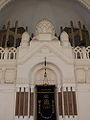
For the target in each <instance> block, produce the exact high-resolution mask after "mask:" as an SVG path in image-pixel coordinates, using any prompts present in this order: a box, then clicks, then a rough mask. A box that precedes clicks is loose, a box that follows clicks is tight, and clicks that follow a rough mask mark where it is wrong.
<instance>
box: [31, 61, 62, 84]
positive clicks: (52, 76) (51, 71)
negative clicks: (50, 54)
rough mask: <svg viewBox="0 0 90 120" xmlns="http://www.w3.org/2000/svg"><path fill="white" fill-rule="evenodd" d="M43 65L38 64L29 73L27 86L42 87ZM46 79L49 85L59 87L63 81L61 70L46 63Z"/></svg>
mask: <svg viewBox="0 0 90 120" xmlns="http://www.w3.org/2000/svg"><path fill="white" fill-rule="evenodd" d="M44 72H45V71H44V63H38V64H36V65H34V66H33V67H32V69H31V70H30V72H29V84H31V85H34V86H35V85H38V84H40V85H42V84H43V80H44ZM47 78H48V83H49V84H50V85H56V86H57V85H60V84H61V83H62V80H63V75H62V72H61V70H60V69H59V68H58V66H56V65H55V64H53V63H50V62H48V63H47Z"/></svg>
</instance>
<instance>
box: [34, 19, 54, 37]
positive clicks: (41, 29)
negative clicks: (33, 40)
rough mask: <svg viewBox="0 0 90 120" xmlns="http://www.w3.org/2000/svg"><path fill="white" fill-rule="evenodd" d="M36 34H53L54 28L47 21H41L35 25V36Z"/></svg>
mask: <svg viewBox="0 0 90 120" xmlns="http://www.w3.org/2000/svg"><path fill="white" fill-rule="evenodd" d="M38 34H52V35H54V34H55V27H54V25H53V24H52V23H51V21H49V20H48V19H42V20H41V21H40V22H39V23H38V24H37V25H36V35H38Z"/></svg>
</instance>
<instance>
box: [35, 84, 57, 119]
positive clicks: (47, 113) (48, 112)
mask: <svg viewBox="0 0 90 120" xmlns="http://www.w3.org/2000/svg"><path fill="white" fill-rule="evenodd" d="M36 99H37V100H36V106H37V107H36V109H37V112H36V120H56V107H55V104H56V103H55V101H56V100H55V86H54V85H47V86H46V85H42V86H36Z"/></svg>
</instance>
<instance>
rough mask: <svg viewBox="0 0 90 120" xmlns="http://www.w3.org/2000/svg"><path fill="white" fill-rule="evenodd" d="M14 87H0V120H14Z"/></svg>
mask: <svg viewBox="0 0 90 120" xmlns="http://www.w3.org/2000/svg"><path fill="white" fill-rule="evenodd" d="M14 89H15V87H14V85H0V120H14V114H15V112H14V110H15V106H14V105H15V90H14Z"/></svg>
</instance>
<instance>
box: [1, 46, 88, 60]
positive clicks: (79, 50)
mask: <svg viewBox="0 0 90 120" xmlns="http://www.w3.org/2000/svg"><path fill="white" fill-rule="evenodd" d="M16 57H17V49H16V48H14V47H12V48H5V49H4V48H2V47H0V60H15V59H16ZM74 58H75V59H90V46H88V47H86V48H85V47H75V48H74Z"/></svg>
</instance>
